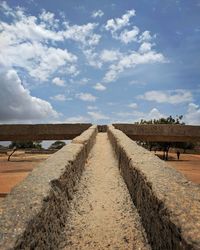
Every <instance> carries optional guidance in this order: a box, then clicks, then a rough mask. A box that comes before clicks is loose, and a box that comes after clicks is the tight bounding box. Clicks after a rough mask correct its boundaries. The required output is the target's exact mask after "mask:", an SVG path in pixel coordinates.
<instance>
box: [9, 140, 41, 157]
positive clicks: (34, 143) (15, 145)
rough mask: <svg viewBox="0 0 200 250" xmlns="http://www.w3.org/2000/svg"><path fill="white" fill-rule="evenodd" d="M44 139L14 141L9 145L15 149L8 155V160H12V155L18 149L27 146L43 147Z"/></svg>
mask: <svg viewBox="0 0 200 250" xmlns="http://www.w3.org/2000/svg"><path fill="white" fill-rule="evenodd" d="M41 143H42V141H12V142H11V144H10V145H9V148H10V149H13V151H12V152H11V154H10V155H9V156H8V161H10V157H11V156H12V155H13V154H14V153H15V151H17V150H18V149H22V148H23V149H25V148H37V149H42V145H41Z"/></svg>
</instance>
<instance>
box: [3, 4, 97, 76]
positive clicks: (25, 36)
mask: <svg viewBox="0 0 200 250" xmlns="http://www.w3.org/2000/svg"><path fill="white" fill-rule="evenodd" d="M0 9H1V11H2V12H3V14H5V15H7V16H9V17H10V22H9V23H7V22H5V21H2V22H1V23H0V31H1V33H0V50H1V54H0V63H1V64H3V65H4V66H5V67H18V68H20V69H23V70H26V71H27V73H28V74H29V75H30V76H31V77H34V78H36V79H37V80H40V81H47V80H48V79H49V78H50V77H51V75H52V74H53V73H55V72H56V71H59V72H61V71H62V72H65V73H66V74H70V75H73V76H76V75H77V74H78V70H77V66H76V63H77V57H76V56H75V55H74V54H72V53H70V52H69V51H68V50H67V49H63V48H58V47H57V43H58V42H64V41H66V40H73V41H75V42H77V43H78V44H80V45H81V46H83V47H84V48H85V49H86V48H91V47H93V46H95V45H97V44H98V43H99V41H100V38H101V36H100V35H99V34H96V33H95V32H94V30H95V28H96V27H97V24H96V23H87V24H83V25H70V24H69V23H68V22H66V21H63V20H58V19H56V18H55V15H54V13H51V12H47V11H45V10H43V11H42V13H41V14H40V15H39V16H38V17H36V16H33V15H28V14H27V13H26V12H25V11H24V9H22V8H19V7H17V8H11V7H9V6H8V4H7V3H6V2H5V1H3V2H1V4H0ZM52 44H53V45H54V46H52ZM19 55H20V56H19Z"/></svg>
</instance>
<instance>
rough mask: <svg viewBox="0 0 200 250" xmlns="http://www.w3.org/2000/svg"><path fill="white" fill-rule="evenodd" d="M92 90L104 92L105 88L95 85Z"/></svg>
mask: <svg viewBox="0 0 200 250" xmlns="http://www.w3.org/2000/svg"><path fill="white" fill-rule="evenodd" d="M93 88H94V89H96V90H99V91H103V90H106V87H105V86H104V85H102V84H101V83H97V84H96V85H95V86H94V87H93Z"/></svg>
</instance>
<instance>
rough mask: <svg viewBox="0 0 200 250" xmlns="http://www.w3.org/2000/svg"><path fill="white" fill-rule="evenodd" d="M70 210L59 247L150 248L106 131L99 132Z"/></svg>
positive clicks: (90, 248) (89, 249)
mask: <svg viewBox="0 0 200 250" xmlns="http://www.w3.org/2000/svg"><path fill="white" fill-rule="evenodd" d="M67 213H68V215H69V217H68V219H67V222H66V228H65V230H64V231H63V240H62V241H61V244H60V246H59V247H58V249H65V250H68V249H69V250H70V249H81V250H93V249H95V250H97V249H99V250H102V249H111V250H112V249H122V250H123V249H142V250H147V249H148V250H149V249H150V247H149V245H148V242H147V239H146V235H145V232H144V228H143V227H142V225H141V221H140V217H139V215H138V213H137V209H136V208H135V206H134V205H133V202H132V200H131V197H130V195H129V193H128V190H127V187H126V185H125V183H124V181H123V178H122V176H121V175H120V172H119V169H118V167H117V160H116V157H115V155H114V152H113V150H112V146H111V144H110V142H109V140H108V137H107V134H106V133H98V135H97V138H96V143H95V144H94V146H93V148H92V150H91V152H90V154H89V157H88V160H87V163H86V165H85V169H84V172H83V174H82V176H81V179H80V182H79V184H78V185H77V192H76V193H75V195H74V197H73V201H72V202H71V203H70V208H69V210H68V211H67Z"/></svg>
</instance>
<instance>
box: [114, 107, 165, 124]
mask: <svg viewBox="0 0 200 250" xmlns="http://www.w3.org/2000/svg"><path fill="white" fill-rule="evenodd" d="M116 115H117V116H119V117H120V119H116V120H117V122H123V123H124V122H127V123H133V122H137V121H140V120H141V119H143V120H151V119H160V118H162V117H166V115H164V114H162V113H161V112H160V111H159V110H158V109H157V108H153V109H151V110H150V111H149V112H147V113H145V112H141V111H138V110H133V111H132V112H118V113H116Z"/></svg>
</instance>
